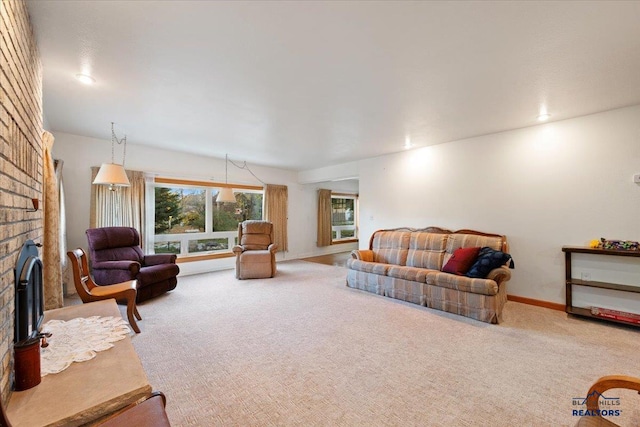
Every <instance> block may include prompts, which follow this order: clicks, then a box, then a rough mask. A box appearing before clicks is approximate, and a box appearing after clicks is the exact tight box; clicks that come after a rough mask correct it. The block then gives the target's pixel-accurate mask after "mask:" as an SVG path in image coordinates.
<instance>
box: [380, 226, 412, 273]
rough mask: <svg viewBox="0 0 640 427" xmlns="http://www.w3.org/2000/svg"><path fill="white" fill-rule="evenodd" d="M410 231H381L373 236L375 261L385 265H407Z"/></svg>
mask: <svg viewBox="0 0 640 427" xmlns="http://www.w3.org/2000/svg"><path fill="white" fill-rule="evenodd" d="M410 236H411V233H410V232H408V231H379V232H376V233H375V234H374V236H373V241H372V244H371V249H372V250H373V260H374V261H375V262H381V263H384V264H394V265H406V263H407V252H408V249H409V237H410Z"/></svg>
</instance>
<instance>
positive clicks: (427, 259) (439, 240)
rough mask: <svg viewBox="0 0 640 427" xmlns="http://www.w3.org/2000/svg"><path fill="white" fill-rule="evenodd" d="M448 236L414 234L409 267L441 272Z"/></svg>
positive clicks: (410, 246)
mask: <svg viewBox="0 0 640 427" xmlns="http://www.w3.org/2000/svg"><path fill="white" fill-rule="evenodd" d="M447 236H448V234H443V233H427V232H413V233H411V238H410V239H409V252H408V253H407V265H408V266H410V267H420V268H429V269H432V270H440V269H441V268H442V260H443V258H444V250H445V248H446V246H447Z"/></svg>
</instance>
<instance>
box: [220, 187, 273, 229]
mask: <svg viewBox="0 0 640 427" xmlns="http://www.w3.org/2000/svg"><path fill="white" fill-rule="evenodd" d="M235 196H236V203H235V204H232V203H214V206H213V231H234V230H237V229H238V223H240V222H242V221H244V220H247V219H262V194H258V193H235Z"/></svg>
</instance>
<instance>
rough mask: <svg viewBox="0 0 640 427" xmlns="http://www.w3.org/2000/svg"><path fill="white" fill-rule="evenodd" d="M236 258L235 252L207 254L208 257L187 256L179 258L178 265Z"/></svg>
mask: <svg viewBox="0 0 640 427" xmlns="http://www.w3.org/2000/svg"><path fill="white" fill-rule="evenodd" d="M234 256H235V254H234V253H233V252H223V253H218V254H206V255H185V256H178V259H177V260H176V263H177V264H181V263H184V262H194V261H207V260H210V259H220V258H232V257H234Z"/></svg>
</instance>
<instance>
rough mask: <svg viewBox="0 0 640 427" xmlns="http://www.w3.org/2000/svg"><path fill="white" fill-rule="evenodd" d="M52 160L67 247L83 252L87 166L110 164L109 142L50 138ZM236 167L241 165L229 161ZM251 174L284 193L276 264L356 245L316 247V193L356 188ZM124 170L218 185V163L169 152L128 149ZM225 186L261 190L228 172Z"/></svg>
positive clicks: (265, 171) (221, 168)
mask: <svg viewBox="0 0 640 427" xmlns="http://www.w3.org/2000/svg"><path fill="white" fill-rule="evenodd" d="M54 136H55V143H54V146H53V155H54V157H55V158H57V159H62V160H63V161H64V167H63V180H64V186H65V195H66V210H67V245H68V247H69V248H75V247H82V248H86V246H87V241H86V236H85V230H86V229H87V228H89V198H90V193H91V166H100V164H101V163H102V162H108V161H110V159H111V142H110V141H108V140H101V139H94V138H87V137H82V136H77V135H71V134H65V133H61V132H54ZM115 157H116V162H119V161H120V160H121V158H122V147H121V146H116V156H115ZM232 160H234V161H236V162H238V161H242V159H232ZM249 166H250V168H251V170H252V171H253V172H254V173H255V174H256V175H257V176H258V177H259V178H260V179H261V180H263V181H265V182H267V183H269V184H280V185H287V186H288V187H289V230H288V232H289V251H288V252H287V253H285V254H283V253H278V259H279V260H282V259H294V258H303V257H308V256H315V255H321V254H327V253H335V252H342V251H350V250H352V249H355V248H356V247H357V244H353V243H352V244H341V245H333V246H329V247H326V248H318V247H316V218H317V214H316V206H317V189H318V188H330V189H332V190H336V191H345V192H357V191H358V188H357V182H354V181H343V182H326V183H318V184H308V185H301V184H298V173H297V172H295V171H289V170H283V169H275V168H267V167H259V166H253V165H249ZM126 167H127V169H131V170H140V171H145V172H155V173H158V174H160V175H161V176H165V177H176V178H186V179H201V180H214V181H218V182H224V180H225V175H224V173H225V164H224V159H217V158H212V157H205V156H195V155H191V154H186V153H179V152H175V151H167V150H159V149H156V148H151V147H148V146H144V145H137V144H128V145H127V157H126ZM229 182H233V183H238V184H249V185H261V184H260V182H259V181H257V180H256V179H255V178H253V177H252V176H251V174H250V173H249V172H247V171H245V170H241V169H238V168H236V167H234V166H232V165H230V166H229ZM234 262H235V261H234V259H233V258H224V259H219V260H211V261H200V262H189V263H181V264H180V270H181V274H191V273H199V272H204V271H211V270H216V269H222V268H233V267H234V265H235V264H234Z"/></svg>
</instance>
